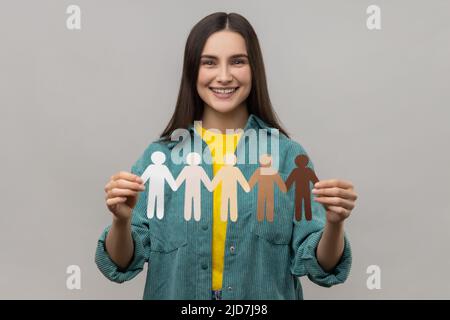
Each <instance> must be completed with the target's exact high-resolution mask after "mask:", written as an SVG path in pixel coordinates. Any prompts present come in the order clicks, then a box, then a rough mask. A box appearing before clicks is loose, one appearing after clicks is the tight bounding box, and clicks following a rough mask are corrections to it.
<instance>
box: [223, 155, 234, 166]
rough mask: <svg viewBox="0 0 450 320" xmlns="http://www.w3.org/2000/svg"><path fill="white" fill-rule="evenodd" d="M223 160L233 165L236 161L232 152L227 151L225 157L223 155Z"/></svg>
mask: <svg viewBox="0 0 450 320" xmlns="http://www.w3.org/2000/svg"><path fill="white" fill-rule="evenodd" d="M223 162H224V163H225V164H226V165H228V166H234V165H235V164H236V162H237V158H236V156H235V155H234V154H233V153H227V154H226V155H225V157H223Z"/></svg>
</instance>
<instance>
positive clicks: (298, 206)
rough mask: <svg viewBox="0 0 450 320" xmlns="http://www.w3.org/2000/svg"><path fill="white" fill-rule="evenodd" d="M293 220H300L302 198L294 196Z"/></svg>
mask: <svg viewBox="0 0 450 320" xmlns="http://www.w3.org/2000/svg"><path fill="white" fill-rule="evenodd" d="M295 220H297V221H300V220H302V198H301V197H296V199H295Z"/></svg>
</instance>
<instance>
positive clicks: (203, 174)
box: [200, 170, 214, 192]
mask: <svg viewBox="0 0 450 320" xmlns="http://www.w3.org/2000/svg"><path fill="white" fill-rule="evenodd" d="M200 179H201V180H202V182H203V184H204V186H205V187H206V189H208V191H209V192H212V191H213V190H214V189H213V185H212V181H211V180H209V177H208V175H207V174H206V172H205V170H202V171H201V176H200Z"/></svg>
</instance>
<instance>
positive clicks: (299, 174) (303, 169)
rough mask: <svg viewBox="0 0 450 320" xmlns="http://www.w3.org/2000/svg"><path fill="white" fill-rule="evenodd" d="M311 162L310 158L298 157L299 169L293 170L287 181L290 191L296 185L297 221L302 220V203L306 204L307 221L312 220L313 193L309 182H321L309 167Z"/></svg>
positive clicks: (296, 159)
mask: <svg viewBox="0 0 450 320" xmlns="http://www.w3.org/2000/svg"><path fill="white" fill-rule="evenodd" d="M308 162H309V159H308V156H306V155H298V156H297V157H296V158H295V164H296V165H297V168H295V169H293V170H292V172H291V174H290V175H289V177H288V178H287V180H286V187H287V188H288V190H289V189H290V188H291V186H292V185H293V184H294V183H295V220H297V221H300V220H301V219H302V201H304V204H305V217H306V220H308V221H309V220H311V219H312V212H311V193H310V191H309V182H310V181H312V182H313V183H316V182H319V179H318V178H317V176H316V174H315V173H314V171H313V170H311V169H310V168H308V167H307V165H308Z"/></svg>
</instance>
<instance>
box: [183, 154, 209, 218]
mask: <svg viewBox="0 0 450 320" xmlns="http://www.w3.org/2000/svg"><path fill="white" fill-rule="evenodd" d="M200 162H201V156H200V155H199V154H198V153H195V152H191V153H189V154H188V155H187V156H186V163H187V164H188V166H185V167H184V168H183V170H181V173H180V174H179V175H178V177H177V179H176V180H175V184H176V185H177V187H178V188H179V187H180V186H181V184H183V182H186V185H185V191H184V219H185V220H186V221H189V220H191V217H192V201H194V219H195V221H200V217H201V205H200V204H201V201H200V195H201V192H200V186H201V182H203V184H204V185H205V187H206V188H207V189H208V190H209V191H212V189H211V181H210V180H209V178H208V175H207V174H206V172H205V170H203V168H202V167H200V166H199V164H200Z"/></svg>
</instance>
